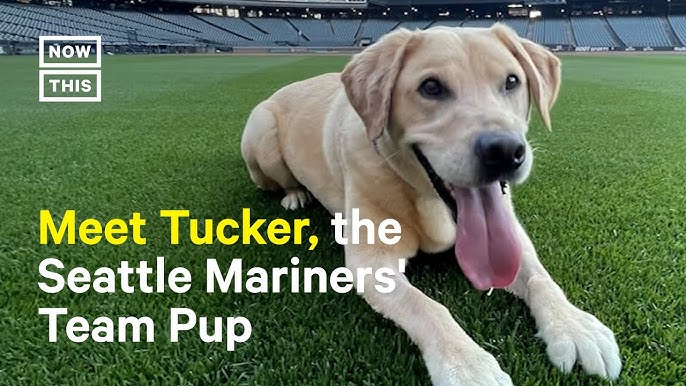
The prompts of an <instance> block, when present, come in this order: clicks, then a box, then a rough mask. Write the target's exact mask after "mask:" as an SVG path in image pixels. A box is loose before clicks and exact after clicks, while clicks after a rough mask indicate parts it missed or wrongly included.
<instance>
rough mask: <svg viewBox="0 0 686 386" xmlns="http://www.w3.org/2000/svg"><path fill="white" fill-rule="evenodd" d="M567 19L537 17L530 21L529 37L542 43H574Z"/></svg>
mask: <svg viewBox="0 0 686 386" xmlns="http://www.w3.org/2000/svg"><path fill="white" fill-rule="evenodd" d="M571 31H572V26H571V24H570V22H569V19H538V20H535V21H533V23H532V35H531V38H532V39H533V40H534V41H536V42H539V43H542V44H549V45H557V44H562V45H565V44H570V45H573V44H574V40H573V39H571V38H570V36H571Z"/></svg>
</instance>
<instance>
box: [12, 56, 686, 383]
mask: <svg viewBox="0 0 686 386" xmlns="http://www.w3.org/2000/svg"><path fill="white" fill-rule="evenodd" d="M684 59H685V58H682V57H676V56H670V57H660V56H631V57H614V56H613V57H582V56H578V57H576V56H575V57H564V58H563V61H564V76H565V79H564V83H563V89H562V94H561V98H560V100H559V103H558V105H557V106H556V108H555V110H554V114H553V121H554V129H553V131H552V132H551V133H549V132H547V131H545V130H544V129H542V128H541V125H540V124H539V123H538V120H535V121H534V124H533V125H532V128H531V131H530V137H531V138H532V141H533V142H534V144H535V146H536V147H537V148H538V149H537V151H536V153H535V154H536V157H537V161H536V164H535V169H534V173H533V175H532V177H531V179H530V181H529V182H528V183H527V184H526V185H524V186H521V187H518V188H517V189H516V195H515V198H516V202H517V207H518V213H519V216H520V218H521V219H522V221H523V222H524V224H525V225H526V227H527V229H528V230H529V232H530V234H531V236H532V238H533V239H534V242H535V244H536V245H537V248H538V251H539V254H540V256H541V259H542V260H543V261H544V263H545V264H546V266H547V267H548V268H549V270H550V271H551V273H552V274H553V276H554V277H555V278H556V279H557V281H558V282H559V283H560V284H561V286H562V287H563V288H564V289H565V290H566V292H567V294H568V296H569V298H570V299H571V300H572V301H573V302H575V303H576V304H578V305H579V306H581V307H582V308H584V309H586V310H589V311H592V312H594V313H595V314H596V315H597V316H598V317H599V318H600V319H601V320H602V321H603V322H605V323H606V324H608V325H609V326H610V327H611V328H613V329H614V330H615V332H616V333H617V335H618V340H619V344H620V348H621V350H622V356H623V358H624V360H625V362H626V364H625V370H624V372H623V374H622V380H621V383H622V384H625V385H651V384H652V385H667V384H675V383H676V382H679V381H681V380H682V379H681V378H680V376H682V375H683V374H684V373H685V372H686V368H685V367H684V363H683V361H681V360H680V359H679V358H683V357H686V343H684V342H683V339H681V337H683V336H684V333H686V331H684V328H685V327H684V325H685V323H684V315H683V311H682V310H683V309H684V300H683V298H684V297H683V294H684V293H686V287H685V285H684V280H683V278H684V277H685V276H686V263H685V262H684V260H683V258H684V256H685V255H686V254H685V253H684V252H685V250H686V240H685V236H684V232H685V229H686V224H685V219H686V216H685V215H686V213H684V211H685V208H686V205H685V204H686V196H684V193H683V189H682V188H683V178H684V176H686V161H684V156H683V154H684V150H686V149H684V144H685V143H686V142H685V141H684V136H685V135H686V134H685V133H686V130H685V129H684V124H683V101H684V98H685V97H686V91H684V90H686V88H684V87H682V83H683V82H684V78H683V68H684V65H685V64H686V60H684ZM346 60H347V59H346V58H344V57H287V56H274V57H225V56H217V57H212V56H135V57H105V58H104V61H103V82H104V83H103V103H101V104H39V103H38V102H37V95H36V94H37V92H36V91H37V77H38V71H37V58H35V57H21V58H14V57H11V58H2V59H0V67H2V69H3V71H0V84H3V85H6V86H5V87H4V89H3V92H1V93H0V134H2V138H3V144H2V146H1V147H0V165H3V170H2V173H0V197H1V198H2V202H3V205H2V206H0V216H2V219H3V221H2V222H1V223H0V260H1V262H2V263H1V265H0V282H2V286H3V291H2V294H3V295H2V300H3V301H2V307H1V308H0V342H3V343H4V346H5V350H4V351H3V353H2V354H0V383H2V384H217V383H226V384H259V385H278V384H289V385H293V384H354V385H363V384H369V385H378V384H403V385H405V384H408V385H414V384H417V385H419V384H428V375H427V373H426V370H425V369H424V366H423V364H422V361H421V357H420V354H419V352H418V350H417V349H416V348H415V347H414V346H413V345H412V343H411V342H410V341H409V340H408V339H407V338H406V336H405V334H404V333H403V332H402V331H400V330H398V329H397V328H396V327H395V326H393V325H392V323H390V322H388V321H386V320H384V319H383V318H382V317H380V316H379V315H377V314H375V313H374V312H373V311H371V309H370V308H369V307H368V306H367V305H366V304H365V303H364V301H363V300H361V299H360V298H358V297H357V296H356V295H354V294H349V295H338V294H307V295H305V294H290V293H281V294H264V295H246V294H234V293H229V294H207V293H206V292H205V289H204V286H205V284H204V281H205V278H204V272H205V260H206V259H207V258H217V259H222V260H223V261H228V259H231V258H243V259H244V265H246V266H263V267H278V266H288V265H289V259H290V257H291V256H300V257H301V264H300V265H301V266H322V267H324V268H326V269H327V270H329V271H330V270H332V269H333V268H334V267H336V266H339V265H342V264H343V253H342V248H340V247H338V246H336V245H335V244H334V243H333V237H332V234H331V229H330V226H329V225H328V224H329V222H328V214H327V213H326V212H325V211H324V210H323V209H322V208H321V207H319V206H316V207H313V208H309V209H307V210H304V211H301V212H296V213H289V212H284V211H283V210H282V209H281V207H280V206H279V199H278V198H279V197H277V196H272V195H269V194H265V193H261V192H259V191H257V190H256V189H255V188H254V186H253V184H252V183H251V182H250V180H249V178H248V176H247V173H246V171H245V169H244V166H243V163H242V160H241V159H240V152H239V141H240V133H241V131H242V127H243V123H244V122H245V119H246V118H247V115H248V113H249V112H250V109H251V108H252V107H253V106H254V105H255V104H257V103H258V102H259V101H261V100H262V99H264V98H266V97H267V96H268V95H270V94H271V93H272V92H274V91H276V90H277V89H278V88H279V87H281V86H283V85H285V84H288V83H290V82H292V81H296V80H300V79H303V78H306V77H309V76H312V75H316V74H319V73H324V72H329V71H338V70H340V69H341V68H342V66H343V65H344V64H345V62H346ZM243 207H250V208H252V210H253V213H254V215H255V216H256V217H257V216H259V217H265V218H276V217H283V218H286V219H293V218H302V217H308V218H311V219H312V223H313V226H314V227H315V229H316V230H315V232H316V234H317V235H318V236H319V238H320V242H319V247H318V248H317V249H316V250H315V251H312V252H309V251H307V249H306V247H305V246H302V247H299V246H284V247H268V246H259V245H250V246H242V245H241V246H221V245H213V246H203V247H198V246H193V245H191V244H190V242H188V241H187V240H183V239H182V244H181V245H179V246H170V245H168V242H167V240H168V234H167V223H166V221H161V220H160V219H159V218H158V211H159V210H160V209H180V208H183V209H189V210H190V211H191V214H192V215H193V216H194V217H197V218H214V219H219V218H223V217H233V218H235V217H238V216H239V215H240V211H241V208H243ZM40 209H51V210H53V211H55V212H59V211H64V210H66V209H76V210H77V211H78V216H79V217H80V218H85V217H96V218H98V219H100V220H107V219H109V218H113V217H125V216H128V215H130V213H131V212H133V211H140V212H141V213H142V215H143V217H145V218H146V219H148V224H147V225H146V227H145V232H144V235H145V236H146V237H147V238H148V241H149V244H148V245H146V246H135V245H129V244H124V245H122V246H119V247H113V246H106V245H98V246H93V247H86V246H82V245H76V246H58V247H55V246H49V247H44V246H39V245H38V211H39V210H40ZM157 256H165V257H166V258H167V259H166V260H167V266H168V267H169V268H170V267H173V266H178V265H181V266H184V267H186V268H188V269H189V270H190V271H191V272H192V275H193V279H194V280H193V288H192V289H191V291H190V292H189V293H187V294H184V295H177V294H174V293H171V292H167V293H165V294H151V295H146V294H140V293H137V294H134V295H129V294H122V293H116V294H111V295H99V294H90V293H89V294H72V293H70V292H69V291H63V292H62V293H60V294H57V295H46V294H43V293H42V292H41V291H40V290H39V289H38V288H37V286H36V281H38V280H39V277H38V273H37V266H38V264H39V262H40V261H41V260H42V259H44V258H46V257H57V258H60V259H61V260H62V261H63V262H64V263H65V264H66V265H67V266H68V267H74V266H77V265H82V266H85V267H87V268H89V269H91V270H93V269H95V268H97V267H99V266H117V265H118V264H119V261H120V260H129V261H131V262H137V261H139V260H141V259H145V260H148V261H149V262H150V264H151V265H152V264H153V263H154V260H155V258H156V257H157ZM409 275H410V278H411V280H412V281H413V282H414V283H416V284H417V286H418V287H420V288H421V289H422V290H424V291H425V292H427V293H428V294H429V295H430V296H432V297H434V298H436V299H437V300H438V301H440V302H442V303H444V304H445V305H446V306H447V307H448V308H449V309H450V310H451V311H452V312H453V315H454V316H455V318H456V319H457V320H458V321H459V322H460V323H461V325H462V326H463V327H464V328H465V330H466V331H467V332H468V333H470V335H472V336H473V337H474V339H475V340H476V341H477V342H478V343H480V344H482V345H484V346H485V347H486V348H487V349H488V350H489V351H490V352H492V353H493V354H494V355H496V357H497V358H498V359H499V361H500V363H501V366H503V368H504V369H505V370H506V371H508V372H509V373H510V374H511V375H512V377H513V380H514V382H515V384H518V385H543V384H545V385H548V384H564V385H595V384H598V380H597V379H596V378H593V377H588V376H585V375H583V374H581V372H580V371H575V372H574V373H573V374H572V375H562V374H561V373H559V372H558V371H556V370H554V369H553V368H552V367H551V365H550V364H549V361H548V359H547V358H546V355H545V347H544V346H543V345H542V343H541V342H540V341H538V340H536V338H534V337H533V333H534V332H535V327H534V323H533V320H532V319H531V318H530V317H529V316H528V312H527V310H526V307H525V306H523V305H522V304H521V303H520V302H513V300H512V298H511V297H510V296H509V295H507V294H504V293H502V292H496V293H494V294H493V295H492V296H490V297H487V296H485V294H483V293H479V292H477V291H475V290H473V289H472V288H471V287H470V286H469V284H468V283H467V281H466V280H465V279H464V277H463V276H462V274H461V273H460V272H459V268H458V267H457V264H456V263H455V259H454V256H452V255H451V253H446V254H442V255H436V256H422V257H421V258H420V259H418V260H417V261H416V262H415V263H414V264H413V265H412V267H411V269H410V272H409ZM46 306H51V307H58V306H59V307H68V308H69V310H70V314H71V315H81V316H85V317H86V318H88V319H90V320H92V319H94V318H95V317H97V316H100V315H107V316H110V317H116V316H125V315H136V316H143V315H147V316H150V317H152V318H153V319H154V320H155V322H156V336H155V343H154V344H147V343H125V344H120V343H114V344H94V343H83V344H74V343H70V342H68V341H65V339H66V338H64V337H63V338H62V339H61V341H60V342H58V343H56V344H51V343H48V342H47V319H46V318H45V317H43V316H38V315H37V309H38V308H39V307H46ZM170 307H190V308H192V309H194V310H195V311H196V312H197V313H198V315H207V316H236V315H242V316H245V317H247V318H249V319H250V320H251V321H252V322H253V327H254V331H253V334H254V335H253V338H252V339H251V340H250V342H249V343H248V344H245V345H242V346H239V347H238V349H237V350H236V351H235V352H233V353H227V352H226V351H225V347H224V346H223V345H222V344H218V345H209V344H204V343H202V342H201V341H200V340H199V338H198V337H197V336H194V335H191V334H189V335H183V336H182V337H181V339H182V341H181V343H179V344H172V343H169V337H168V332H167V331H168V309H169V308H170Z"/></svg>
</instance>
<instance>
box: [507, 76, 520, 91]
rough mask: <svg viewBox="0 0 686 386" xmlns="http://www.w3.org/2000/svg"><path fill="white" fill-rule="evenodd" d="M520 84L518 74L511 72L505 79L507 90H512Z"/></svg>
mask: <svg viewBox="0 0 686 386" xmlns="http://www.w3.org/2000/svg"><path fill="white" fill-rule="evenodd" d="M517 86H519V78H518V77H517V75H514V74H510V75H508V76H507V78H506V79H505V90H508V91H509V90H512V89H513V88H515V87H517Z"/></svg>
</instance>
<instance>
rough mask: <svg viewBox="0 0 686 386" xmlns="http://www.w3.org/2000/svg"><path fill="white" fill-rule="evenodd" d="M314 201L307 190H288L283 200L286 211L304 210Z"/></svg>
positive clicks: (282, 204)
mask: <svg viewBox="0 0 686 386" xmlns="http://www.w3.org/2000/svg"><path fill="white" fill-rule="evenodd" d="M311 201H312V194H311V193H310V192H308V191H307V190H305V189H302V188H295V189H286V196H284V198H283V199H282V200H281V206H283V207H284V209H289V210H296V209H300V208H304V207H305V206H306V205H307V204H309V203H310V202H311Z"/></svg>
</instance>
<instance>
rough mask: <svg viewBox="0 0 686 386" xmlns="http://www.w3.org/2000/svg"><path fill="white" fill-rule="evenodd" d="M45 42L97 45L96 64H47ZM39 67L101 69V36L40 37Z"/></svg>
mask: <svg viewBox="0 0 686 386" xmlns="http://www.w3.org/2000/svg"><path fill="white" fill-rule="evenodd" d="M45 42H61V43H66V42H72V43H91V44H93V43H94V44H95V47H96V48H95V60H96V62H95V63H45ZM38 56H39V58H38V66H39V67H40V68H99V67H100V61H101V59H102V38H101V37H100V36H39V37H38Z"/></svg>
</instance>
